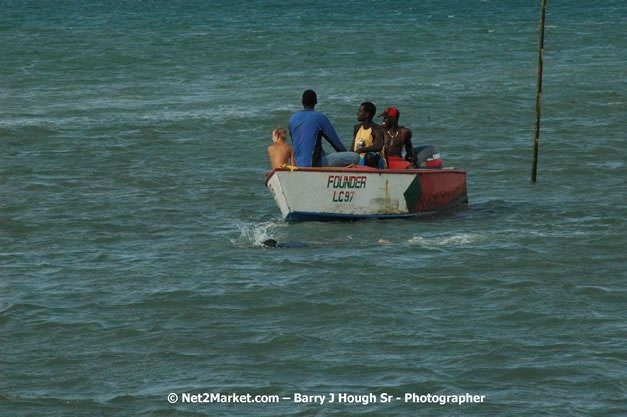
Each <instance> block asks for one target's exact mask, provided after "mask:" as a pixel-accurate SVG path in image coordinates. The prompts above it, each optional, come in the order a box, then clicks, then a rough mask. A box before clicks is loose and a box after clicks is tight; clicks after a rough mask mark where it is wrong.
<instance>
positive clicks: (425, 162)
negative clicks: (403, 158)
mask: <svg viewBox="0 0 627 417" xmlns="http://www.w3.org/2000/svg"><path fill="white" fill-rule="evenodd" d="M414 152H415V153H416V159H417V160H416V165H417V166H418V168H421V169H424V168H442V159H441V158H440V151H439V149H438V147H437V146H435V145H424V146H416V147H415V148H414Z"/></svg>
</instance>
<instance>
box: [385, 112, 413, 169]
mask: <svg viewBox="0 0 627 417" xmlns="http://www.w3.org/2000/svg"><path fill="white" fill-rule="evenodd" d="M400 115H401V113H400V112H399V111H398V109H397V108H396V107H388V108H386V109H385V110H384V111H383V113H381V114H380V115H379V117H383V143H384V145H383V148H384V150H385V157H386V158H387V161H388V168H391V169H407V168H416V165H415V161H416V155H415V154H414V146H413V145H412V143H411V130H410V129H408V128H406V127H404V126H399V125H398V118H399V117H400ZM403 146H405V153H406V155H405V160H404V159H403Z"/></svg>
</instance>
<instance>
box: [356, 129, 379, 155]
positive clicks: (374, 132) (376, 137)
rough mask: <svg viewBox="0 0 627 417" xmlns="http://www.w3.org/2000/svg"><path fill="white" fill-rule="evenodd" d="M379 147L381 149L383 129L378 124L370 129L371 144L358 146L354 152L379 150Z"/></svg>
mask: <svg viewBox="0 0 627 417" xmlns="http://www.w3.org/2000/svg"><path fill="white" fill-rule="evenodd" d="M354 142H355V141H354V140H353V143H354ZM381 149H383V129H382V128H381V127H380V126H377V127H376V128H374V129H372V145H370V146H366V147H365V148H360V149H359V150H357V151H355V152H359V153H364V152H381Z"/></svg>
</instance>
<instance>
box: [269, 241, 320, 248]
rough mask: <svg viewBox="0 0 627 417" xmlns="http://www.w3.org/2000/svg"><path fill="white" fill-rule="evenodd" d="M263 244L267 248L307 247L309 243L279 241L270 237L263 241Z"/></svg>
mask: <svg viewBox="0 0 627 417" xmlns="http://www.w3.org/2000/svg"><path fill="white" fill-rule="evenodd" d="M263 246H264V247H266V248H306V247H307V246H309V245H307V244H306V243H303V242H287V243H279V242H277V241H276V240H274V239H268V240H265V241H264V242H263Z"/></svg>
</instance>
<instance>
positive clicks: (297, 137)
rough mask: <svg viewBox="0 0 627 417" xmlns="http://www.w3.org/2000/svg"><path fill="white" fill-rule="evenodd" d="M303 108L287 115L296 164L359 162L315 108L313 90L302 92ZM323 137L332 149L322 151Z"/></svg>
mask: <svg viewBox="0 0 627 417" xmlns="http://www.w3.org/2000/svg"><path fill="white" fill-rule="evenodd" d="M302 103H303V109H304V110H303V111H301V112H298V113H296V114H294V115H293V116H292V117H291V118H290V124H289V129H290V136H291V137H292V142H293V144H294V159H296V165H297V166H298V167H320V166H323V167H344V166H347V165H350V164H356V163H357V162H359V154H358V153H355V152H347V151H346V148H345V147H344V145H343V144H342V142H340V138H339V137H338V136H337V133H336V132H335V129H333V126H332V125H331V122H329V119H327V116H325V115H324V114H322V113H320V112H318V111H315V110H314V107H315V106H316V104H318V97H317V96H316V92H315V91H313V90H306V91H305V92H304V93H303V99H302ZM322 138H325V139H326V140H327V141H328V142H329V143H330V144H331V146H333V149H335V150H336V152H335V153H331V154H328V155H327V154H325V153H324V151H323V150H322Z"/></svg>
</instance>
